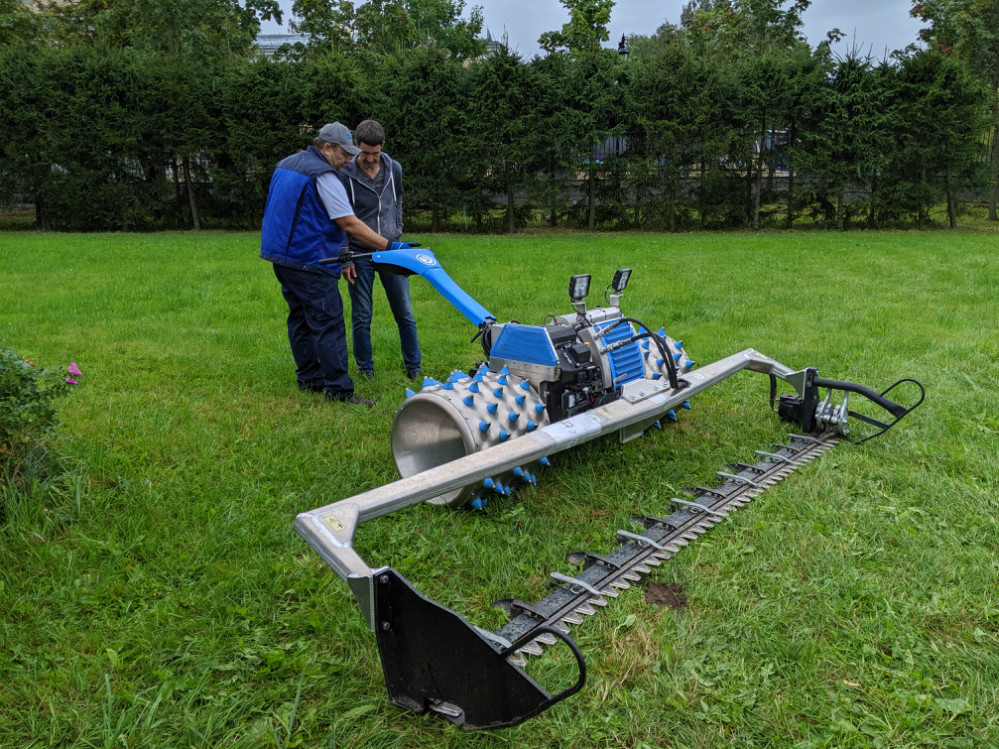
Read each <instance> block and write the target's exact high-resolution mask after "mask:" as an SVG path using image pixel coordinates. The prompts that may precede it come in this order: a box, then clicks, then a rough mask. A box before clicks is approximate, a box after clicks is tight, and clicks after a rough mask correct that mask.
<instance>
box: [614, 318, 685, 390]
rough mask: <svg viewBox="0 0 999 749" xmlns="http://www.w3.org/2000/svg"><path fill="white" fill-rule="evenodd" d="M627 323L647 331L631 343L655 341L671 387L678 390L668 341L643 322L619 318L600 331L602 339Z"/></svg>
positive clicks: (675, 370)
mask: <svg viewBox="0 0 999 749" xmlns="http://www.w3.org/2000/svg"><path fill="white" fill-rule="evenodd" d="M625 323H634V324H635V325H637V326H638V327H639V328H642V329H643V330H645V333H636V334H635V335H634V336H632V338H631V339H630V340H631V341H637V340H639V339H641V338H651V339H652V340H653V341H655V344H656V347H657V348H658V349H659V353H661V354H662V355H663V361H664V362H665V364H666V374H667V377H668V378H669V385H670V387H671V388H673V389H674V390H677V389H678V388H679V387H680V379H679V376H678V374H677V369H676V362H675V361H674V360H673V355H672V354H671V353H670V352H669V349H667V347H666V341H665V340H663V337H662V336H661V335H659V334H658V333H653V332H652V328H650V327H649V326H648V325H646V324H645V323H643V322H642V321H641V320H636V319H635V318H633V317H619V318H618V319H617V320H615V321H614V322H612V323H611V324H610V325H608V326H607V327H606V328H604V329H603V330H601V331H598V332H599V333H600V337H601V338H603V337H604V336H605V335H607V333H609V332H610V331H612V330H613V329H614V328H616V327H618V326H619V325H623V324H625Z"/></svg>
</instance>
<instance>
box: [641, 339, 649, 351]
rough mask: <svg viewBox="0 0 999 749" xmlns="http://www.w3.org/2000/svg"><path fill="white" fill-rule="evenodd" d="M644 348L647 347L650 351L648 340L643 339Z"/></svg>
mask: <svg viewBox="0 0 999 749" xmlns="http://www.w3.org/2000/svg"><path fill="white" fill-rule="evenodd" d="M642 348H643V349H645V350H646V351H648V350H649V342H648V341H642Z"/></svg>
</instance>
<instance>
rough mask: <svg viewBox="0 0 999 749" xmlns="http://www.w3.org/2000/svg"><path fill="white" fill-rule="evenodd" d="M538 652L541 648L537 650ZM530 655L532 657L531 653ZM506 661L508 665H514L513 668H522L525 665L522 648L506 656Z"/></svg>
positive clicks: (525, 659) (525, 660)
mask: <svg viewBox="0 0 999 749" xmlns="http://www.w3.org/2000/svg"><path fill="white" fill-rule="evenodd" d="M538 652H541V648H538ZM532 655H533V653H532ZM506 659H507V660H508V661H510V663H512V664H514V665H515V666H521V667H523V666H526V665H527V658H525V657H524V649H523V648H521V649H520V650H518V651H517V652H516V653H514V654H513V655H508V656H507V658H506Z"/></svg>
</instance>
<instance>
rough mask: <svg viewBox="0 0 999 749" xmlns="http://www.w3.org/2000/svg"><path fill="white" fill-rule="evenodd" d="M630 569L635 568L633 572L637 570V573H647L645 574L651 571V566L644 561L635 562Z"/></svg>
mask: <svg viewBox="0 0 999 749" xmlns="http://www.w3.org/2000/svg"><path fill="white" fill-rule="evenodd" d="M631 569H633V570H635V572H637V573H638V574H640V575H647V574H649V573H650V572H652V568H651V567H649V566H647V564H646V563H642V564H636V565H635V566H634V567H632V568H631Z"/></svg>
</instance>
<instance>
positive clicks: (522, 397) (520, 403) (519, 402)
mask: <svg viewBox="0 0 999 749" xmlns="http://www.w3.org/2000/svg"><path fill="white" fill-rule="evenodd" d="M514 400H515V401H517V405H518V406H523V405H524V403H525V401H527V396H526V395H518V396H517V397H516V398H514Z"/></svg>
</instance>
